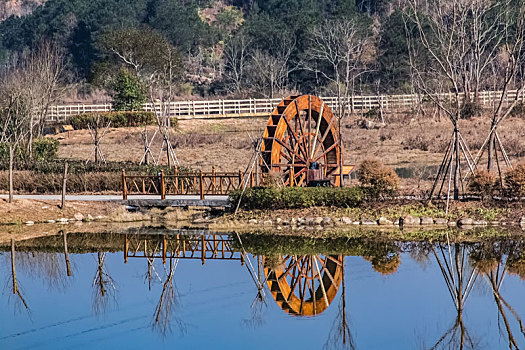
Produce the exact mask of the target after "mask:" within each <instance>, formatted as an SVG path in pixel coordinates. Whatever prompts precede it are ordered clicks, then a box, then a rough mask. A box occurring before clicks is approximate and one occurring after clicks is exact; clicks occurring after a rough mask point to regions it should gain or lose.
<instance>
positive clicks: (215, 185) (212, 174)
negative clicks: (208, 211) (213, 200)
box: [211, 167, 217, 194]
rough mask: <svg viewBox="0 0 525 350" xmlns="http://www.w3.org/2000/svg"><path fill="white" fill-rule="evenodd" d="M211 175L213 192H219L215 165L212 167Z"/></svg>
mask: <svg viewBox="0 0 525 350" xmlns="http://www.w3.org/2000/svg"><path fill="white" fill-rule="evenodd" d="M211 176H212V181H213V189H212V191H211V193H212V194H217V193H216V192H217V172H216V170H215V167H212V168H211Z"/></svg>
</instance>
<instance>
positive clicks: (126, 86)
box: [111, 69, 146, 111]
mask: <svg viewBox="0 0 525 350" xmlns="http://www.w3.org/2000/svg"><path fill="white" fill-rule="evenodd" d="M111 89H112V90H113V91H114V93H113V94H112V97H113V109H115V110H116V111H140V110H142V108H143V105H144V102H146V93H145V89H144V86H143V85H142V84H141V83H140V80H139V78H138V77H137V76H136V75H135V74H133V73H132V72H130V71H129V70H127V69H121V71H120V72H119V73H118V74H117V77H116V78H115V80H114V81H113V83H112V84H111Z"/></svg>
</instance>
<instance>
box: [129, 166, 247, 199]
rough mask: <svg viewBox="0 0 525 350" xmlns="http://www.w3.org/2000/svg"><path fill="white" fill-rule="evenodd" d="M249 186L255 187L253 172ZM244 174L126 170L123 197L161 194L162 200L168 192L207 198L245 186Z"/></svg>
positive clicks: (175, 194)
mask: <svg viewBox="0 0 525 350" xmlns="http://www.w3.org/2000/svg"><path fill="white" fill-rule="evenodd" d="M246 181H247V182H248V183H247V184H246V185H247V186H250V187H251V186H253V185H254V182H255V177H254V174H253V172H252V173H251V175H250V178H249V179H246ZM243 183H244V175H243V173H242V172H241V171H240V170H239V171H238V172H236V173H233V172H230V173H228V172H216V171H215V170H213V171H211V172H203V171H200V172H197V173H184V174H179V173H177V171H176V172H175V174H173V175H165V174H164V171H161V172H160V173H159V174H157V175H128V174H126V171H125V170H123V171H122V199H123V200H127V199H128V196H132V195H148V194H149V195H151V194H155V195H159V197H160V199H161V200H164V199H166V196H167V195H174V196H177V195H179V196H180V195H199V196H200V199H201V200H204V198H205V197H204V196H206V195H221V196H224V195H229V194H230V192H232V191H234V190H237V189H239V188H241V187H242V185H243Z"/></svg>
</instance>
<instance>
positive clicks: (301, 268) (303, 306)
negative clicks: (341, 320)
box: [264, 255, 344, 316]
mask: <svg viewBox="0 0 525 350" xmlns="http://www.w3.org/2000/svg"><path fill="white" fill-rule="evenodd" d="M343 259H344V257H343V256H342V255H305V256H296V255H287V256H285V257H284V258H283V260H282V262H281V263H280V264H278V267H273V268H272V267H269V266H266V264H265V269H264V270H265V273H266V276H268V277H267V284H268V288H269V289H270V292H271V293H272V296H273V298H274V299H275V301H276V302H277V304H278V305H279V306H280V307H281V309H283V310H284V311H285V312H287V313H289V314H291V315H295V316H315V315H318V314H320V313H322V312H323V311H325V310H326V309H327V308H328V306H330V304H331V303H332V301H333V300H334V298H335V296H336V295H337V291H338V290H339V286H340V284H341V281H342V278H343V269H342V265H343Z"/></svg>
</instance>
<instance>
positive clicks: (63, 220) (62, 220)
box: [57, 218, 67, 224]
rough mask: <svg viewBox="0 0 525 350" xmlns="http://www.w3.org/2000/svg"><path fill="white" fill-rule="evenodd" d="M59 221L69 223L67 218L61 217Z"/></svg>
mask: <svg viewBox="0 0 525 350" xmlns="http://www.w3.org/2000/svg"><path fill="white" fill-rule="evenodd" d="M57 221H58V222H59V223H61V224H66V223H67V219H66V218H60V219H58V220H57Z"/></svg>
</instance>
